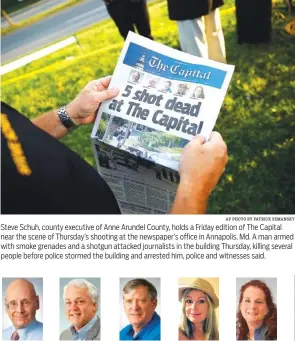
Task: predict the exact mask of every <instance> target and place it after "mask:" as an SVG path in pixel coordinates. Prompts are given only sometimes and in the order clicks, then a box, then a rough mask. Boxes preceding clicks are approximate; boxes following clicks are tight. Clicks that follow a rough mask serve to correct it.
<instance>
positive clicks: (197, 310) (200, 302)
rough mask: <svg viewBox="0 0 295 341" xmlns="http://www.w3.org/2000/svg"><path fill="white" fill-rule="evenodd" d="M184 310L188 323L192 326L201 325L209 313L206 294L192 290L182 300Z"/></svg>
mask: <svg viewBox="0 0 295 341" xmlns="http://www.w3.org/2000/svg"><path fill="white" fill-rule="evenodd" d="M184 310H185V315H186V317H187V319H188V320H189V321H190V322H192V323H193V324H198V323H203V322H204V321H205V320H206V318H207V317H208V313H209V304H208V301H207V298H206V294H205V293H204V292H203V291H200V290H192V291H191V292H189V293H188V294H187V295H186V297H185V299H184Z"/></svg>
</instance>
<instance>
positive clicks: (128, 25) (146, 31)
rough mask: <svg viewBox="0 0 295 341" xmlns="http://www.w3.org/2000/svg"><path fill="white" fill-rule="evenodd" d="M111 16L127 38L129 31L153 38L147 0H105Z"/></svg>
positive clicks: (122, 34)
mask: <svg viewBox="0 0 295 341" xmlns="http://www.w3.org/2000/svg"><path fill="white" fill-rule="evenodd" d="M104 2H105V4H106V8H107V11H108V13H109V15H110V17H111V18H112V19H113V20H114V22H115V24H116V26H117V27H118V30H119V32H120V34H121V36H122V37H123V38H124V39H126V37H127V35H128V32H129V31H132V32H135V28H136V30H137V32H138V34H140V35H142V36H144V37H146V38H150V39H153V37H152V34H151V26H150V18H149V12H148V8H147V4H146V0H104Z"/></svg>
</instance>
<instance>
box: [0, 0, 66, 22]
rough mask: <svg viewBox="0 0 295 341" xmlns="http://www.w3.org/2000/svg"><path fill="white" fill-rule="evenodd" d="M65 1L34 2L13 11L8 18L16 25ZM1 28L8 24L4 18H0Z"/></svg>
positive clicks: (46, 0) (45, 0)
mask: <svg viewBox="0 0 295 341" xmlns="http://www.w3.org/2000/svg"><path fill="white" fill-rule="evenodd" d="M67 1H68V0H50V1H48V0H41V1H38V2H36V3H35V4H32V5H30V6H27V7H25V8H22V9H19V10H18V11H15V12H13V13H10V14H9V17H10V18H11V19H12V20H13V22H14V23H15V24H18V23H20V22H21V21H23V20H25V19H27V18H30V17H32V16H34V15H37V14H40V13H42V12H45V11H47V10H48V9H50V8H52V7H56V6H58V5H60V4H62V3H64V2H67ZM1 26H2V27H7V26H8V22H7V20H6V19H5V18H4V17H2V18H1Z"/></svg>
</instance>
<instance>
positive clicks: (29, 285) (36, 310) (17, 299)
mask: <svg viewBox="0 0 295 341" xmlns="http://www.w3.org/2000/svg"><path fill="white" fill-rule="evenodd" d="M42 299H43V280H42V278H28V279H26V278H3V279H2V302H3V303H4V308H5V309H3V317H2V326H3V331H2V340H43V324H42V315H43V312H42ZM4 312H5V313H4Z"/></svg>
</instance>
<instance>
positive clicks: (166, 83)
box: [160, 80, 172, 93]
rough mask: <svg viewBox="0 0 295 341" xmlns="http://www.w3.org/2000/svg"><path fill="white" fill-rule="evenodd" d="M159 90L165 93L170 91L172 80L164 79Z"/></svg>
mask: <svg viewBox="0 0 295 341" xmlns="http://www.w3.org/2000/svg"><path fill="white" fill-rule="evenodd" d="M160 91H161V92H165V93H172V82H171V81H168V80H166V81H164V83H163V86H162V89H161V90H160Z"/></svg>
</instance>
